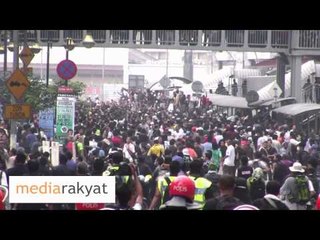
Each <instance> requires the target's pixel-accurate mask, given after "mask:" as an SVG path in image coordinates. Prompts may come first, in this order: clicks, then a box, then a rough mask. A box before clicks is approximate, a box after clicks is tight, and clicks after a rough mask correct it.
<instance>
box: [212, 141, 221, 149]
mask: <svg viewBox="0 0 320 240" xmlns="http://www.w3.org/2000/svg"><path fill="white" fill-rule="evenodd" d="M217 149H219V145H218V144H217V143H216V142H213V143H212V150H217Z"/></svg>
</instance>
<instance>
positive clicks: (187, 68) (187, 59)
mask: <svg viewBox="0 0 320 240" xmlns="http://www.w3.org/2000/svg"><path fill="white" fill-rule="evenodd" d="M183 77H184V78H187V79H190V80H192V81H193V62H192V50H185V52H184V66H183Z"/></svg>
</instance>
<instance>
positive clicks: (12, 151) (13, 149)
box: [9, 148, 17, 156]
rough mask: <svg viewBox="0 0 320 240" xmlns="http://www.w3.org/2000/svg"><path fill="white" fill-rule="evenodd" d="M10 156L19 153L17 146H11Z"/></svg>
mask: <svg viewBox="0 0 320 240" xmlns="http://www.w3.org/2000/svg"><path fill="white" fill-rule="evenodd" d="M9 155H10V156H15V155H17V150H16V149H15V148H11V150H10V152H9Z"/></svg>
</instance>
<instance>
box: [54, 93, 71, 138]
mask: <svg viewBox="0 0 320 240" xmlns="http://www.w3.org/2000/svg"><path fill="white" fill-rule="evenodd" d="M75 101H76V99H75V98H74V97H63V96H59V97H58V98H57V112H56V114H57V115H56V138H57V140H58V141H59V143H60V144H64V141H65V139H66V138H67V132H68V130H69V129H72V130H74V115H75Z"/></svg>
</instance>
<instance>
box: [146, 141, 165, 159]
mask: <svg viewBox="0 0 320 240" xmlns="http://www.w3.org/2000/svg"><path fill="white" fill-rule="evenodd" d="M152 154H154V155H156V156H157V157H160V156H163V155H164V146H163V145H162V144H160V143H159V137H156V138H155V139H154V141H153V145H152V147H151V148H150V149H149V151H148V156H151V155H152Z"/></svg>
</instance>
